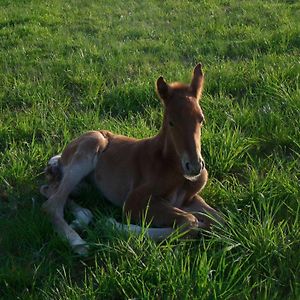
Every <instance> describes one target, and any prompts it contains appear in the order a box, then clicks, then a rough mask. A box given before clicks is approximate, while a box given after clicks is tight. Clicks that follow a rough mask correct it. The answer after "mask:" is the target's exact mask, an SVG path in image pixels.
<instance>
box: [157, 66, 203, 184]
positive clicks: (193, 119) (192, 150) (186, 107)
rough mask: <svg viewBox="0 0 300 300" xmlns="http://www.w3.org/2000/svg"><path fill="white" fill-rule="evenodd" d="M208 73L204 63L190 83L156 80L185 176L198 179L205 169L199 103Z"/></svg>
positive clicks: (169, 129) (169, 132)
mask: <svg viewBox="0 0 300 300" xmlns="http://www.w3.org/2000/svg"><path fill="white" fill-rule="evenodd" d="M203 82H204V75H203V72H202V66H201V64H198V65H197V66H196V67H195V69H194V72H193V77H192V81H191V83H190V84H188V85H187V84H182V83H177V82H175V83H171V84H168V83H166V81H165V80H164V79H163V77H160V78H158V80H157V82H156V86H157V92H158V95H159V97H160V98H161V99H162V101H163V103H164V105H165V114H164V124H163V126H164V129H165V131H166V134H167V138H170V140H171V141H172V144H173V146H174V148H175V150H176V153H177V155H178V157H179V159H180V162H181V167H182V170H183V175H184V177H186V178H187V179H189V180H196V179H197V177H198V176H199V175H200V174H201V171H202V170H203V169H204V160H203V158H202V155H201V142H200V138H201V126H202V123H203V120H204V115H203V112H202V110H201V108H200V105H199V100H200V97H201V94H202V89H203Z"/></svg>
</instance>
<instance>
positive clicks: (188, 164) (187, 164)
mask: <svg viewBox="0 0 300 300" xmlns="http://www.w3.org/2000/svg"><path fill="white" fill-rule="evenodd" d="M185 167H186V169H187V170H188V171H189V170H190V163H189V162H187V163H185Z"/></svg>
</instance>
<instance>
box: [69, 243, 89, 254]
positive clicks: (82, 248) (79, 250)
mask: <svg viewBox="0 0 300 300" xmlns="http://www.w3.org/2000/svg"><path fill="white" fill-rule="evenodd" d="M72 249H73V251H74V252H75V253H76V254H78V255H80V256H88V254H89V246H88V245H87V244H79V245H73V246H72Z"/></svg>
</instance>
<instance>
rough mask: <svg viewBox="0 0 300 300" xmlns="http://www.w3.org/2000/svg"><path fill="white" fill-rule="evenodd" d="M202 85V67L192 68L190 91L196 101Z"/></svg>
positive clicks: (199, 95)
mask: <svg viewBox="0 0 300 300" xmlns="http://www.w3.org/2000/svg"><path fill="white" fill-rule="evenodd" d="M203 83H204V74H203V71H202V65H201V64H198V65H197V66H196V67H195V68H194V72H193V78H192V82H191V90H192V93H193V94H194V96H195V97H196V99H197V100H199V99H200V97H201V94H202V90H203Z"/></svg>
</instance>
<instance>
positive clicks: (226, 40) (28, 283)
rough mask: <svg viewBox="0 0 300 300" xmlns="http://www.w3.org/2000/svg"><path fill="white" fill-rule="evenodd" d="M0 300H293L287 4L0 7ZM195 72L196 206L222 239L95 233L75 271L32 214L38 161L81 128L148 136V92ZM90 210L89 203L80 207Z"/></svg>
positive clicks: (294, 6) (294, 204)
mask: <svg viewBox="0 0 300 300" xmlns="http://www.w3.org/2000/svg"><path fill="white" fill-rule="evenodd" d="M0 7H1V9H0V45H1V47H0V198H1V201H0V228H1V234H0V297H2V298H3V299H129V298H136V299H299V298H300V286H299V270H300V265H299V257H300V250H299V249H300V247H299V242H300V228H299V224H300V222H299V210H300V205H299V199H300V189H299V184H300V154H299V153H300V100H299V99H300V87H299V74H300V64H299V55H300V49H299V48H300V28H299V27H300V23H299V21H298V20H299V17H300V5H299V2H298V1H279V0H278V1H259V0H254V1H236V0H228V1H220V0H219V1H218V0H210V1H188V2H187V1H177V0H174V1H164V2H161V1H154V0H152V1H139V2H138V3H136V2H134V1H114V2H112V1H80V0H73V1H67V2H63V1H58V0H57V1H56V0H54V1H43V2H41V1H40V2H39V1H21V0H19V1H6V0H2V1H1V2H0ZM199 61H201V62H203V63H204V66H205V71H206V85H205V92H204V96H203V99H202V102H201V105H202V108H203V110H204V112H205V115H206V120H207V122H206V125H205V127H204V129H203V140H202V145H203V146H202V148H203V152H204V157H205V160H206V165H207V167H208V170H209V174H210V181H209V184H208V186H207V187H206V188H205V190H204V192H203V196H204V198H205V199H206V200H207V201H208V202H209V203H210V204H211V205H213V206H215V207H218V208H219V209H220V210H221V211H222V212H224V213H225V214H226V218H227V224H228V225H227V227H226V228H224V229H222V230H221V229H220V230H217V231H215V232H214V233H213V234H211V235H203V236H202V237H200V238H199V239H198V240H195V241H179V240H178V239H176V237H174V239H171V240H170V241H167V242H165V243H162V244H155V243H153V242H152V241H150V240H148V239H146V238H145V237H143V236H141V237H135V236H129V237H125V236H122V235H121V234H119V233H117V232H115V231H114V230H113V229H112V228H110V227H109V226H107V224H106V223H105V221H104V220H105V218H107V217H109V216H112V215H113V216H119V215H120V213H121V212H120V211H119V210H118V209H115V208H113V207H112V206H110V205H109V204H107V203H106V202H105V200H104V199H102V197H101V195H98V194H97V193H96V192H95V191H94V190H92V189H86V190H85V191H83V192H82V195H81V197H80V201H81V203H82V204H83V205H84V206H87V207H89V208H93V211H94V212H95V214H96V222H95V224H94V226H93V227H90V228H88V229H87V230H86V232H85V233H84V235H85V236H86V239H87V240H88V241H89V242H90V243H91V245H93V246H92V250H91V252H90V255H89V256H88V257H87V258H85V259H83V258H79V257H76V256H75V255H74V254H72V252H71V251H70V249H69V247H68V246H67V245H66V243H65V242H64V241H62V240H60V239H59V238H58V237H57V235H56V234H55V233H54V232H53V230H52V228H51V225H50V223H49V221H48V220H47V219H46V218H45V216H44V215H43V214H42V213H41V212H40V206H41V203H42V202H43V201H44V199H43V198H42V197H41V196H40V195H39V192H38V186H39V185H40V184H41V183H42V182H43V178H42V176H41V171H42V170H43V168H44V166H45V164H46V162H47V160H48V159H49V157H51V156H52V155H54V154H57V153H58V152H60V151H61V150H62V149H63V148H64V146H65V145H66V144H67V143H68V142H69V141H70V140H71V139H73V138H74V137H76V136H78V135H79V134H80V133H82V132H84V131H86V130H89V129H97V128H102V129H108V130H112V131H114V132H117V133H120V134H126V135H131V136H135V137H138V138H142V137H148V136H151V135H154V134H155V133H156V132H157V131H158V129H159V126H160V122H161V114H162V108H161V105H160V103H159V101H158V100H157V97H156V96H155V92H154V82H155V80H156V78H158V77H159V76H160V75H163V76H164V77H165V78H166V79H167V80H169V81H177V80H179V81H188V80H189V78H190V75H191V70H192V67H193V66H194V65H195V64H196V63H197V62H199ZM96 198H97V200H99V201H97V202H96V201H95V199H96Z"/></svg>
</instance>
